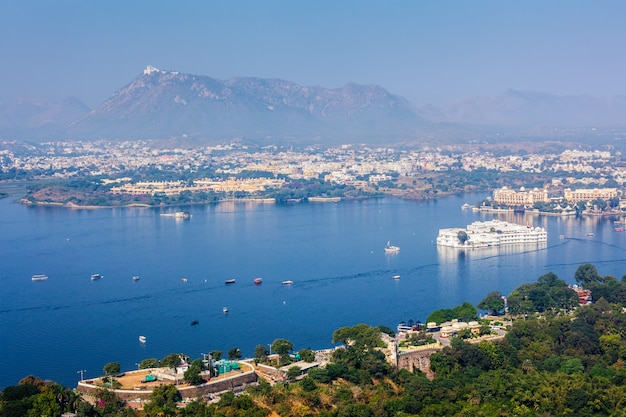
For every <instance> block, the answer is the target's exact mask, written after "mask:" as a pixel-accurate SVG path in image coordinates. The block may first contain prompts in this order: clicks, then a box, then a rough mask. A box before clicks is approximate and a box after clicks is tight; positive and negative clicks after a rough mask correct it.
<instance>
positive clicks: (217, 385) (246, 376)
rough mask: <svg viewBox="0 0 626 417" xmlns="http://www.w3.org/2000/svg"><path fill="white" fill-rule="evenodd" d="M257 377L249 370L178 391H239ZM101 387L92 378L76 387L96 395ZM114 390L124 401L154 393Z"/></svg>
mask: <svg viewBox="0 0 626 417" xmlns="http://www.w3.org/2000/svg"><path fill="white" fill-rule="evenodd" d="M257 379H258V378H257V375H256V373H255V372H254V371H248V372H242V373H238V374H236V375H233V376H229V377H226V378H220V379H215V380H212V381H209V382H207V383H204V384H201V385H196V386H186V387H179V388H178V392H180V395H181V396H182V397H183V399H194V398H198V397H202V396H205V395H208V394H215V393H219V392H223V391H237V390H238V389H243V388H245V387H246V386H248V385H250V384H253V383H255V382H257ZM101 388H102V387H99V386H97V385H94V384H93V383H92V382H91V381H90V380H85V381H80V382H79V383H78V386H77V387H76V389H77V390H78V392H81V393H84V394H87V395H95V394H96V392H97V391H98V390H99V389H101ZM112 391H113V392H115V394H117V396H118V397H120V398H121V399H122V400H124V401H132V400H135V399H137V398H139V399H141V400H143V401H145V400H147V399H149V398H150V394H152V390H151V389H150V390H148V389H141V390H128V389H124V390H122V389H114V390H112Z"/></svg>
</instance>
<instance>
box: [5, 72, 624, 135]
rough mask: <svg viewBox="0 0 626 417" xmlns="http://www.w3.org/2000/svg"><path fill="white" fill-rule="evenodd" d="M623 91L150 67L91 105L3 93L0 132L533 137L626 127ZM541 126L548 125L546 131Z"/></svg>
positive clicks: (67, 100) (75, 101)
mask: <svg viewBox="0 0 626 417" xmlns="http://www.w3.org/2000/svg"><path fill="white" fill-rule="evenodd" d="M625 115H626V96H616V97H611V98H594V97H591V96H555V95H550V94H544V93H534V92H520V91H513V90H509V91H507V92H505V93H504V94H502V95H500V96H498V97H473V98H467V99H464V100H460V101H457V102H455V103H450V104H448V105H445V106H442V107H437V106H431V105H428V106H420V107H416V106H414V105H412V104H411V103H410V102H409V101H408V100H406V99H405V98H403V97H400V96H397V95H393V94H390V93H389V92H388V91H386V90H385V89H384V88H382V87H380V86H376V85H358V84H352V83H350V84H346V85H345V86H344V87H342V88H337V89H328V88H323V87H306V86H301V85H298V84H295V83H292V82H289V81H284V80H277V79H262V78H251V77H236V78H231V79H229V80H226V81H222V80H217V79H214V78H211V77H207V76H200V75H190V74H183V73H179V72H175V71H163V70H159V69H156V68H154V67H150V66H149V67H148V68H146V70H145V71H144V72H143V73H142V74H140V75H139V76H138V77H137V78H135V79H134V80H133V81H132V82H131V83H130V84H128V85H127V86H125V87H123V88H121V89H120V90H118V91H117V92H115V93H114V94H113V96H111V97H110V98H109V99H107V100H106V101H104V102H103V103H102V104H100V105H99V106H97V107H96V108H94V109H89V108H88V107H87V106H85V105H84V104H83V103H81V102H80V101H79V100H78V99H75V98H66V99H65V100H63V101H62V102H56V101H52V100H46V99H19V100H12V101H4V102H0V139H18V140H25V141H28V140H65V139H70V140H78V139H81V140H95V139H110V140H132V139H181V138H185V139H189V140H193V141H196V142H199V143H210V142H223V141H228V140H232V139H235V138H241V139H246V140H251V141H256V142H259V143H266V142H267V143H286V142H294V143H296V142H297V143H307V142H318V143H329V144H330V143H349V142H363V143H385V142H387V143H389V142H415V141H420V140H425V141H429V140H437V139H441V140H448V141H464V140H466V139H467V138H481V137H489V136H493V135H494V134H496V133H494V132H497V134H499V135H505V136H506V135H509V136H511V137H515V136H520V135H521V136H524V135H526V136H528V135H532V134H533V133H532V132H534V134H536V135H542V134H546V132H548V133H549V132H554V129H557V130H558V129H565V131H568V132H570V133H571V131H572V129H577V128H591V127H604V128H618V129H623V128H624V127H625V126H626V117H624V116H625ZM541 132H543V133H541Z"/></svg>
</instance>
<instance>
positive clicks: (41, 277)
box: [31, 274, 48, 281]
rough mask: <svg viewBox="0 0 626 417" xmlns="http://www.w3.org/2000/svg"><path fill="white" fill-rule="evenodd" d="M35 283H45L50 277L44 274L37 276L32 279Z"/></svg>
mask: <svg viewBox="0 0 626 417" xmlns="http://www.w3.org/2000/svg"><path fill="white" fill-rule="evenodd" d="M31 279H32V280H33V281H45V280H47V279H48V275H44V274H35V275H33V276H32V278H31Z"/></svg>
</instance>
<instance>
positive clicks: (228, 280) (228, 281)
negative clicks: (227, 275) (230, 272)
mask: <svg viewBox="0 0 626 417" xmlns="http://www.w3.org/2000/svg"><path fill="white" fill-rule="evenodd" d="M234 283H235V278H232V279H227V280H226V281H224V284H234Z"/></svg>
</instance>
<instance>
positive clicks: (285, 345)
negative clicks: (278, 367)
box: [272, 339, 293, 356]
mask: <svg viewBox="0 0 626 417" xmlns="http://www.w3.org/2000/svg"><path fill="white" fill-rule="evenodd" d="M292 349H293V343H291V341H289V340H287V339H276V340H274V341H273V342H272V350H273V351H274V352H276V353H278V354H279V355H281V356H282V355H288V354H289V352H291V350H292Z"/></svg>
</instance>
